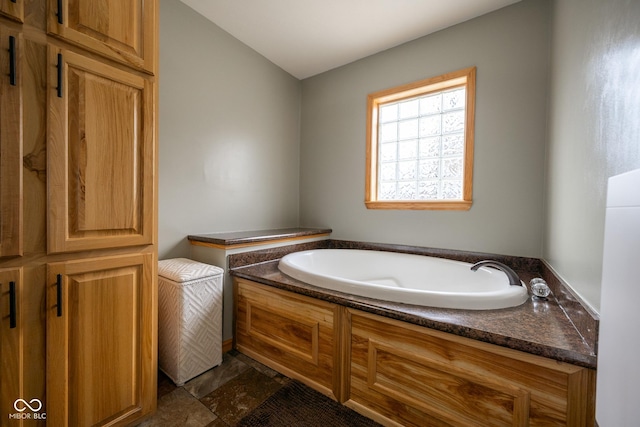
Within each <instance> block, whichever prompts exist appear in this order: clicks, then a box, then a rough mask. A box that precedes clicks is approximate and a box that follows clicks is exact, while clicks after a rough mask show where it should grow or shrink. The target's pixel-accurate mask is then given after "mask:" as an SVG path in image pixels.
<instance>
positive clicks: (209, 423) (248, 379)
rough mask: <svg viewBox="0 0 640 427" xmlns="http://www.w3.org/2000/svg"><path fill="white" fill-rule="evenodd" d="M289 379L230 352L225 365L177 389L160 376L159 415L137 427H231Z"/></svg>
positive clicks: (247, 358)
mask: <svg viewBox="0 0 640 427" xmlns="http://www.w3.org/2000/svg"><path fill="white" fill-rule="evenodd" d="M288 381H289V378H287V377H285V376H284V375H281V374H279V373H278V372H276V371H274V370H273V369H270V368H268V367H266V366H264V365H262V364H261V363H258V362H256V361H255V360H253V359H251V358H249V357H247V356H245V355H243V354H241V353H238V352H237V351H233V350H232V351H230V352H229V353H226V354H224V357H223V361H222V364H221V365H220V366H217V367H215V368H213V369H210V370H209V371H207V372H205V373H204V374H202V375H200V376H198V377H196V378H194V379H192V380H191V381H189V382H187V383H186V384H185V385H184V386H182V387H176V386H175V385H174V384H173V382H172V381H171V380H170V379H169V378H167V377H166V376H165V375H164V374H163V373H162V372H159V373H158V411H157V412H156V414H155V415H154V416H153V417H152V418H149V419H147V420H146V421H144V422H142V423H141V424H138V426H137V427H152V426H162V427H170V426H181V427H231V426H235V425H236V423H237V422H238V421H240V420H241V419H242V418H243V417H244V416H245V415H247V414H248V413H249V412H251V411H252V410H253V409H255V408H256V407H257V406H258V405H259V404H260V403H262V402H263V401H264V400H266V399H267V398H268V397H269V396H271V395H272V394H273V393H275V392H276V391H278V390H279V389H280V387H282V386H283V385H284V384H286V383H287V382H288Z"/></svg>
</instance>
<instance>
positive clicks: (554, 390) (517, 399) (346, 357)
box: [235, 278, 595, 427]
mask: <svg viewBox="0 0 640 427" xmlns="http://www.w3.org/2000/svg"><path fill="white" fill-rule="evenodd" d="M235 282H236V290H237V293H238V298H236V301H238V303H237V304H238V306H237V308H236V343H237V348H238V350H240V351H241V352H243V353H246V354H248V355H249V356H251V357H254V358H256V359H257V360H260V361H261V362H262V363H264V364H266V365H268V366H271V367H272V368H274V369H276V370H278V371H280V372H282V373H284V374H286V375H291V374H293V375H292V376H293V377H294V378H297V379H299V380H301V381H303V382H305V383H306V384H308V385H309V386H311V387H313V388H316V389H317V390H319V391H321V392H324V393H325V394H327V395H329V396H332V394H330V393H327V389H333V396H332V397H333V398H334V399H336V400H338V401H339V402H341V403H344V404H345V405H346V406H349V407H351V408H353V409H355V410H356V411H358V412H360V413H362V414H364V415H366V416H368V417H370V418H372V419H374V420H377V421H379V422H380V423H382V424H383V425H403V426H420V427H421V426H424V425H429V426H468V427H476V426H479V425H482V426H510V427H514V426H522V427H525V426H561V425H562V426H572V427H583V426H592V425H594V422H595V371H594V370H592V369H587V368H582V367H579V366H575V365H571V364H568V363H562V362H558V361H555V360H551V359H547V358H544V357H540V356H535V355H532V354H528V353H523V352H520V351H516V350H511V349H507V348H504V347H500V346H496V345H492V344H487V343H484V342H480V341H476V340H472V339H468V338H463V337H459V336H456V335H452V334H447V333H444V332H440V331H435V330H431V329H428V328H424V327H420V326H417V325H413V324H409V323H405V322H400V321H397V320H393V319H389V318H386V317H382V316H378V315H374V314H370V313H366V312H361V311H358V310H353V309H349V308H346V307H342V306H339V305H335V304H330V303H327V302H323V301H319V300H315V299H313V298H308V297H304V296H301V295H297V294H294V293H290V292H286V291H283V290H279V289H276V288H272V287H268V286H264V285H260V284H255V283H252V282H249V281H246V280H243V279H237V278H236V279H235ZM317 306H321V307H323V308H321V309H319V310H318V309H317V308H316V307H317ZM322 313H324V314H322ZM322 318H324V319H325V320H324V322H323V321H322V320H321V319H322ZM315 325H317V327H318V328H319V330H320V331H322V333H321V335H320V337H322V336H324V337H325V338H324V340H325V341H327V343H328V342H329V340H330V337H332V338H331V340H332V342H333V344H332V345H328V344H327V345H324V346H322V345H321V346H320V348H323V350H322V351H321V352H320V353H319V354H320V355H321V357H322V358H323V359H325V360H327V361H331V360H333V365H332V366H331V368H330V369H329V366H328V364H327V369H326V370H325V371H322V372H318V371H317V370H314V367H313V365H312V364H310V360H309V359H310V357H309V354H313V353H310V352H309V350H308V349H311V348H313V344H312V343H313V339H311V337H313V333H312V331H313V330H314V328H315V327H316V326H315ZM331 327H333V328H334V330H333V334H332V332H331V330H330V328H331ZM321 342H322V338H321V339H320V341H319V343H321ZM302 349H307V350H306V351H301V350H302ZM331 351H333V352H334V353H333V358H331V355H330V354H329V352H331ZM309 373H311V375H310V376H308V375H309ZM318 373H320V374H323V373H324V375H325V379H326V380H325V381H324V382H323V381H319V379H318V376H317V374H318ZM330 378H331V379H332V380H333V385H331V384H328V381H329V379H330Z"/></svg>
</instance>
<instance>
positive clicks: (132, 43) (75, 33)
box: [47, 0, 157, 73]
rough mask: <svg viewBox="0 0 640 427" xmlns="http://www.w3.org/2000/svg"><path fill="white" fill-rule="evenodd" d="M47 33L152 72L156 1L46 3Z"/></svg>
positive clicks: (56, 0)
mask: <svg viewBox="0 0 640 427" xmlns="http://www.w3.org/2000/svg"><path fill="white" fill-rule="evenodd" d="M48 3H49V11H50V13H49V20H48V25H47V28H48V31H49V33H51V34H54V35H56V36H59V37H62V38H64V39H65V40H67V41H69V42H71V43H74V44H76V45H78V46H83V47H85V48H87V49H89V50H92V51H93V52H95V53H99V54H101V55H104V56H107V57H109V58H111V59H114V60H116V61H120V62H122V63H124V64H128V65H130V66H133V67H136V68H138V69H142V70H145V71H147V72H149V73H154V70H155V67H156V60H157V58H156V50H157V49H156V46H155V43H156V37H155V33H156V28H155V26H156V22H157V21H156V13H157V1H155V0H48Z"/></svg>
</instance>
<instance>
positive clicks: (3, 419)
mask: <svg viewBox="0 0 640 427" xmlns="http://www.w3.org/2000/svg"><path fill="white" fill-rule="evenodd" d="M21 288H22V269H21V268H3V269H0V360H1V361H2V363H0V425H2V426H4V425H5V424H6V423H12V424H11V425H20V424H19V423H21V421H20V420H18V419H10V418H9V417H10V416H11V415H12V414H15V413H16V412H17V411H16V410H15V409H14V406H13V404H14V402H15V401H16V399H18V398H20V397H21V396H22V395H23V394H22V392H23V370H22V356H23V348H24V346H23V339H24V337H23V321H22V320H23V319H22V298H21V296H22V292H21Z"/></svg>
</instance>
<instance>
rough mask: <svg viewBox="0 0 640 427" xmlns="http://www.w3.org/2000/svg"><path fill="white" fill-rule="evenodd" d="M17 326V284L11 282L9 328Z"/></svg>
mask: <svg viewBox="0 0 640 427" xmlns="http://www.w3.org/2000/svg"><path fill="white" fill-rule="evenodd" d="M16 326H17V308H16V282H9V328H11V329H13V328H15V327H16Z"/></svg>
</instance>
